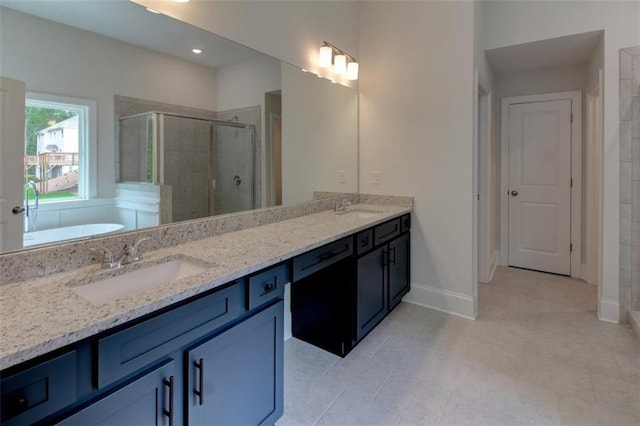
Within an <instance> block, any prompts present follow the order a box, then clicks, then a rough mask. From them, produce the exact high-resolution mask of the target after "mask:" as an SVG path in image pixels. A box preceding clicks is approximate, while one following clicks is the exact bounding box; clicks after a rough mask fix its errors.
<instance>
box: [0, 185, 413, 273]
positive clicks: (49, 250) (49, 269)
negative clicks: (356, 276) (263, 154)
mask: <svg viewBox="0 0 640 426" xmlns="http://www.w3.org/2000/svg"><path fill="white" fill-rule="evenodd" d="M343 199H349V200H350V201H351V202H352V203H353V204H359V203H367V204H380V205H388V204H395V205H398V204H401V205H403V204H406V205H407V206H408V207H409V208H411V206H412V205H413V198H412V197H401V196H383V195H370V194H356V193H335V192H315V193H314V200H312V201H308V202H304V203H298V204H291V205H285V206H277V207H268V208H264V209H258V210H250V211H246V212H239V213H233V214H228V215H221V216H213V217H209V218H203V219H196V220H191V221H185V222H180V223H175V224H170V225H165V226H160V227H155V228H149V229H142V230H139V231H133V232H127V233H122V234H116V235H110V236H106V237H97V238H91V239H86V240H78V241H72V242H68V243H62V244H56V245H54V246H46V247H41V248H34V249H29V250H23V251H16V252H12V253H5V254H1V255H0V285H1V284H7V283H12V282H16V281H23V280H27V279H30V278H36V277H43V276H46V275H49V274H52V273H57V272H64V271H68V270H73V269H76V268H80V267H83V266H87V265H90V264H92V263H96V262H97V261H98V256H101V255H99V254H96V253H97V252H94V251H92V250H91V249H92V248H102V247H103V248H106V249H109V250H111V251H112V252H113V253H114V254H115V255H116V256H118V255H119V254H120V253H122V252H123V251H124V249H125V247H128V246H131V245H132V244H133V243H135V242H136V241H137V240H139V239H141V238H150V240H149V241H145V243H144V246H143V247H142V249H143V252H148V251H153V250H157V249H161V248H165V247H171V246H175V245H178V244H183V243H187V242H190V241H196V240H200V239H203V238H209V237H214V236H217V235H222V234H226V233H229V232H234V231H240V230H242V229H247V228H253V227H256V226H261V225H267V224H270V223H274V222H280V221H283V220H287V219H293V218H296V217H300V216H306V215H309V214H313V213H318V212H321V211H324V210H330V209H333V208H334V205H335V202H336V200H343Z"/></svg>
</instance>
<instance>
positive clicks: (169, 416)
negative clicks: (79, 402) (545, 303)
mask: <svg viewBox="0 0 640 426" xmlns="http://www.w3.org/2000/svg"><path fill="white" fill-rule="evenodd" d="M175 373H176V362H175V361H173V360H170V361H168V362H167V363H165V364H163V365H161V366H160V367H158V368H155V369H153V370H152V371H150V372H148V373H146V374H144V375H143V376H142V377H140V378H138V379H136V380H134V381H132V382H131V383H129V384H127V385H125V386H123V387H121V388H119V389H118V390H116V391H115V392H112V393H110V394H108V395H107V396H104V397H103V398H101V399H99V400H98V401H97V402H93V403H92V404H91V405H89V406H87V407H85V408H83V409H81V410H80V411H78V412H76V413H75V414H73V415H71V416H70V417H67V418H66V419H64V420H62V421H61V422H59V423H57V424H59V425H65V426H71V425H78V426H84V425H89V424H90V425H158V426H160V425H167V426H172V425H174V424H180V423H181V422H180V421H179V420H177V419H176V418H175V417H176V411H175V408H176V405H175V397H176V392H179V390H177V389H176V386H178V384H177V382H176V380H175Z"/></svg>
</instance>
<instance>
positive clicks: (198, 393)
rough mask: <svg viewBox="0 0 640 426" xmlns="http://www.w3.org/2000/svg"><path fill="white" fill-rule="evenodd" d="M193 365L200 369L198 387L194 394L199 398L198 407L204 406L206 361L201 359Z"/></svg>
mask: <svg viewBox="0 0 640 426" xmlns="http://www.w3.org/2000/svg"><path fill="white" fill-rule="evenodd" d="M193 365H194V367H195V368H197V369H198V386H197V387H196V388H195V389H194V390H193V393H194V394H195V395H196V396H197V397H198V405H203V404H204V360H203V359H202V358H200V359H199V360H198V361H194V362H193Z"/></svg>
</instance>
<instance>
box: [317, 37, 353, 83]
mask: <svg viewBox="0 0 640 426" xmlns="http://www.w3.org/2000/svg"><path fill="white" fill-rule="evenodd" d="M331 65H333V72H334V73H336V74H338V75H343V74H346V75H347V79H348V80H357V79H358V71H359V64H358V61H357V60H356V58H354V57H353V56H351V55H349V54H348V53H346V52H345V51H343V50H341V49H338V48H337V47H335V46H334V45H333V44H331V43H329V42H326V41H323V42H322V46H321V47H320V54H319V55H318V66H319V67H320V68H331Z"/></svg>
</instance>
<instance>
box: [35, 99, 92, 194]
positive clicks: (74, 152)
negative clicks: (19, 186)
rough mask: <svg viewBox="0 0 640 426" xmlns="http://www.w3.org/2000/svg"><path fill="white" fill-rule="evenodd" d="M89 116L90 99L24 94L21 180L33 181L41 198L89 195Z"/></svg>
mask: <svg viewBox="0 0 640 426" xmlns="http://www.w3.org/2000/svg"><path fill="white" fill-rule="evenodd" d="M92 117H95V102H93V101H86V100H80V99H70V98H61V97H56V96H52V95H44V94H35V93H28V94H27V98H26V105H25V155H24V181H25V184H26V183H27V182H34V183H35V184H36V187H37V188H38V191H39V193H40V202H43V203H47V202H60V201H71V200H82V199H88V198H90V195H91V194H90V193H91V191H90V188H91V186H92V185H91V183H92V182H91V180H92V179H91V167H92V165H91V163H92V161H91V147H92V145H93V144H92V143H91V140H92V138H93V139H94V138H95V136H93V135H91V131H90V129H92V128H93V127H94V125H93V123H92V122H91V121H92ZM29 197H33V194H29Z"/></svg>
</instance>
